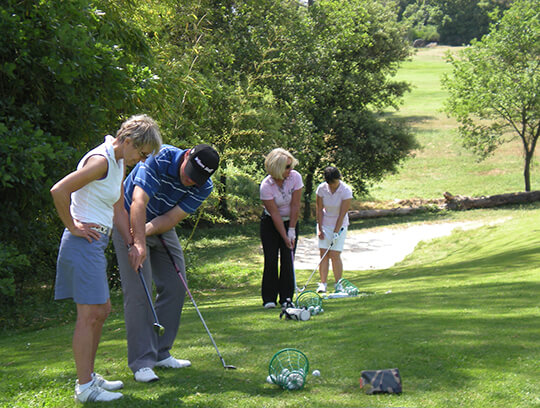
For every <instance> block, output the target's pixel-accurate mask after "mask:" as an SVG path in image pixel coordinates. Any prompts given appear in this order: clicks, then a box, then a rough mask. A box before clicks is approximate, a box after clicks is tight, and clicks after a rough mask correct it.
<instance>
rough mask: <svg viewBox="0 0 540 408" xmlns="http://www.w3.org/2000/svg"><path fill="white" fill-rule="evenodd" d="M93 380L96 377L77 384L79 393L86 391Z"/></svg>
mask: <svg viewBox="0 0 540 408" xmlns="http://www.w3.org/2000/svg"><path fill="white" fill-rule="evenodd" d="M93 382H94V379H92V381H90V382H87V383H86V384H79V385H77V391H78V392H79V393H81V392H84V391H85V390H86V389H87V388H88V387H90V386H91V385H92V383H93Z"/></svg>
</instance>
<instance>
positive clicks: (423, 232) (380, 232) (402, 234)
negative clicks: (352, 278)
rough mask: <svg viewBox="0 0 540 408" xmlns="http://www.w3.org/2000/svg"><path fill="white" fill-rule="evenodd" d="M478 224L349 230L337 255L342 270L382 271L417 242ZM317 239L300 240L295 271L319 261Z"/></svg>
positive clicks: (412, 248) (312, 266)
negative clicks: (341, 264) (363, 230)
mask: <svg viewBox="0 0 540 408" xmlns="http://www.w3.org/2000/svg"><path fill="white" fill-rule="evenodd" d="M482 225H483V223H481V222H473V221H469V222H452V223H442V224H420V225H413V226H410V227H405V228H381V229H375V230H369V231H366V232H358V231H349V232H348V233H347V239H346V240H345V247H344V249H343V253H342V255H341V259H342V260H343V269H344V270H349V271H350V270H368V269H386V268H390V267H391V266H393V265H394V264H396V263H397V262H400V261H402V260H403V259H404V258H405V257H406V256H407V255H408V254H410V253H411V252H413V251H414V248H415V247H416V245H417V244H418V243H419V242H420V241H429V240H431V239H434V238H438V237H442V236H445V235H450V233H451V232H452V230H453V229H455V228H463V229H472V228H478V227H480V226H482ZM317 242H318V240H317V237H316V236H315V235H313V236H312V237H309V238H305V237H300V239H299V240H298V248H297V250H296V259H295V263H294V265H295V268H296V269H310V270H312V271H313V269H315V268H316V266H317V264H318V263H319V260H320V254H319V249H318V248H317Z"/></svg>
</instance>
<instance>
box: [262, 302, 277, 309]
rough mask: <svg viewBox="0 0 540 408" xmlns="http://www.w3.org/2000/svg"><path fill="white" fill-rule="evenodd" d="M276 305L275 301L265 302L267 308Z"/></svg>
mask: <svg viewBox="0 0 540 408" xmlns="http://www.w3.org/2000/svg"><path fill="white" fill-rule="evenodd" d="M275 307H276V304H275V302H267V303H265V304H264V308H265V309H273V308H275Z"/></svg>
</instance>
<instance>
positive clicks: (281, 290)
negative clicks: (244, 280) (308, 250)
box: [260, 215, 298, 305]
mask: <svg viewBox="0 0 540 408" xmlns="http://www.w3.org/2000/svg"><path fill="white" fill-rule="evenodd" d="M284 225H285V230H287V229H288V228H289V221H284ZM260 233H261V242H262V247H263V253H264V271H263V277H262V287H261V295H262V300H263V305H264V304H265V303H268V302H274V303H275V302H276V299H277V297H278V295H279V303H283V302H285V300H286V299H291V300H292V298H293V295H294V285H295V281H294V274H293V254H292V253H291V250H290V249H289V248H288V247H287V245H285V241H283V238H281V235H280V234H279V232H278V230H277V229H276V227H275V226H274V222H273V221H272V217H270V216H269V215H263V216H261V228H260ZM297 242H298V223H296V239H295V243H294V248H295V250H296V243H297ZM278 257H279V259H280V264H281V267H280V271H279V274H278Z"/></svg>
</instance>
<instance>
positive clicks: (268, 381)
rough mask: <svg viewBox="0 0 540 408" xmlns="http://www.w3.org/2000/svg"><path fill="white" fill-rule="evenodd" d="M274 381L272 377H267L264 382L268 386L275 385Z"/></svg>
mask: <svg viewBox="0 0 540 408" xmlns="http://www.w3.org/2000/svg"><path fill="white" fill-rule="evenodd" d="M274 379H275V377H274V376H273V375H269V376H268V377H266V382H267V383H268V384H275V381H274Z"/></svg>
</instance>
